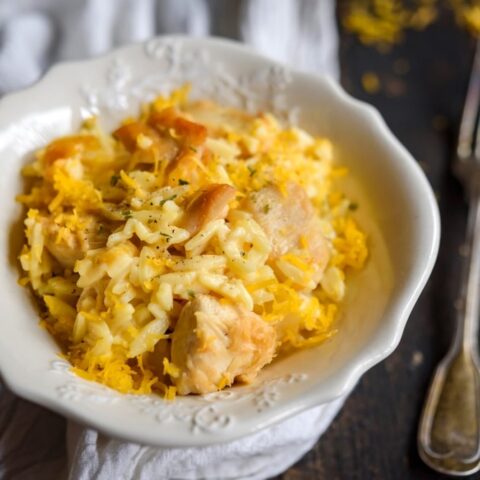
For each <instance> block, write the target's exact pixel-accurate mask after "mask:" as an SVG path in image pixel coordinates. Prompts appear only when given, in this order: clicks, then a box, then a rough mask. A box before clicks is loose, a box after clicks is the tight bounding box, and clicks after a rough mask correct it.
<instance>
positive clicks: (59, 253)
mask: <svg viewBox="0 0 480 480" xmlns="http://www.w3.org/2000/svg"><path fill="white" fill-rule="evenodd" d="M41 222H42V231H43V233H44V236H45V247H46V248H47V250H48V251H49V252H50V253H51V254H52V255H53V256H54V257H55V258H56V259H57V260H58V262H59V263H60V264H61V265H62V266H64V267H70V268H71V267H73V266H74V265H75V262H76V261H77V260H80V259H81V258H83V257H84V256H85V253H86V252H87V250H89V249H91V248H101V247H104V246H105V244H106V243H107V238H108V234H109V232H108V231H107V229H105V227H103V226H102V228H100V225H99V224H98V223H97V222H96V221H95V220H94V219H93V218H90V217H89V218H87V219H84V220H83V221H82V222H81V223H82V224H83V226H82V228H79V229H75V230H72V229H70V228H68V227H67V226H65V225H59V224H57V223H55V222H54V221H53V219H51V218H42V220H41Z"/></svg>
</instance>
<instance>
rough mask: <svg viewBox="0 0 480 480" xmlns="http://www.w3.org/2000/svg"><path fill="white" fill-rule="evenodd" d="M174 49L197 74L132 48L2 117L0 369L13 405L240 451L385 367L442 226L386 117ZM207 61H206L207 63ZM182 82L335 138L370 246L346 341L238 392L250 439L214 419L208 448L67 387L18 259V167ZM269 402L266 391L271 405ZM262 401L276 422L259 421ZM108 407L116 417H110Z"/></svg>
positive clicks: (134, 433) (74, 72)
mask: <svg viewBox="0 0 480 480" xmlns="http://www.w3.org/2000/svg"><path fill="white" fill-rule="evenodd" d="M170 42H171V43H172V42H173V43H174V44H175V42H179V43H180V45H181V49H182V50H181V53H180V57H179V58H180V60H179V62H180V63H181V62H183V61H184V62H186V64H188V62H190V64H193V67H192V69H188V68H187V67H185V66H182V64H180V65H178V64H177V65H174V66H173V67H172V65H171V64H170V63H171V62H170V63H169V60H168V55H167V54H166V53H165V51H166V52H167V53H168V48H169V47H168V45H169V43H168V42H167V41H166V40H164V39H159V42H158V44H157V45H154V47H155V48H154V47H152V46H149V45H147V46H146V47H142V46H134V47H129V48H127V49H123V50H121V51H120V52H119V53H117V54H115V55H110V56H108V57H105V58H102V59H97V60H93V61H89V62H88V63H75V64H69V65H67V66H65V67H62V68H58V69H54V70H53V71H52V72H51V73H50V74H49V75H48V76H47V77H46V79H45V80H43V81H42V82H41V83H40V84H39V85H37V86H36V87H33V88H32V89H30V90H27V91H25V92H22V93H19V94H16V95H13V96H11V97H8V98H6V99H4V100H3V102H2V104H1V105H0V156H1V158H2V166H3V173H2V176H1V178H0V199H1V202H2V206H3V215H2V216H1V217H0V228H1V232H2V234H1V236H0V249H1V252H2V254H3V255H4V260H5V261H4V262H2V264H1V265H0V269H1V270H0V282H1V286H2V288H3V292H4V301H3V304H2V308H3V315H2V318H1V319H0V368H1V371H2V374H3V376H4V379H5V380H6V381H7V383H8V384H9V385H10V386H11V388H13V389H14V390H15V391H16V392H17V393H19V394H21V395H24V396H26V397H27V398H30V399H32V400H35V401H38V402H39V403H42V404H44V405H46V406H50V407H52V408H55V409H56V410H59V411H61V412H62V413H64V414H66V415H69V416H73V417H75V418H77V419H79V420H81V421H85V422H89V423H91V424H93V425H94V426H96V427H97V428H100V429H104V430H106V431H107V432H108V433H110V434H113V435H118V436H121V437H126V438H130V439H133V440H137V441H143V442H147V443H153V444H157V445H162V444H169V445H173V444H177V445H193V444H195V445H200V444H205V442H207V443H213V442H215V441H221V440H227V439H232V438H235V437H238V436H239V435H242V434H246V433H249V432H252V431H255V430H256V429H258V428H261V427H262V426H265V425H268V424H270V423H272V422H274V421H278V420H280V419H282V418H285V417H286V416H288V415H290V414H292V413H295V412H298V411H300V410H301V409H304V408H307V407H309V406H313V405H314V404H318V403H321V402H327V401H330V400H333V399H334V398H335V397H337V396H339V395H341V394H343V393H346V392H348V391H349V389H351V388H352V387H353V386H354V384H355V382H356V381H357V380H358V377H359V375H360V374H361V373H363V372H364V371H365V370H366V369H367V368H369V367H370V366H372V365H373V364H375V363H377V362H378V361H380V360H381V359H382V358H384V357H385V356H386V355H387V354H388V353H390V352H391V351H392V350H393V348H394V347H395V346H396V344H397V343H398V341H399V339H400V336H401V333H402V330H403V325H404V323H405V321H406V319H407V316H408V314H409V312H410V310H411V308H412V307H413V303H414V302H415V300H416V298H417V297H418V295H419V293H420V291H421V289H422V288H423V285H424V283H425V281H426V279H427V277H428V275H429V272H430V270H431V268H432V264H433V261H434V258H435V255H436V249H437V246H438V218H437V216H438V213H437V211H436V206H435V204H434V200H433V196H432V194H431V191H430V189H429V187H428V185H427V183H426V180H425V178H424V176H423V174H422V173H421V172H420V169H419V168H418V167H417V166H416V165H415V164H414V162H413V160H412V159H411V158H410V157H409V155H408V154H407V153H406V151H405V150H404V149H403V148H402V147H401V146H400V145H399V144H398V142H396V141H395V140H394V139H393V137H392V136H391V134H390V133H389V132H388V130H387V128H386V127H385V125H384V123H383V121H381V119H380V118H379V116H378V114H376V113H375V112H374V111H372V109H369V108H367V107H365V106H363V105H360V104H359V103H358V102H356V101H353V100H352V99H350V98H349V97H348V96H347V95H346V94H344V93H342V92H341V91H340V89H339V87H337V86H336V85H334V84H333V83H332V82H330V81H328V80H326V79H322V78H315V77H311V76H308V75H303V74H295V73H286V72H285V71H284V70H283V69H281V68H280V67H278V65H276V64H274V63H272V62H269V61H266V60H265V59H263V58H261V57H258V56H256V55H254V54H252V53H250V52H249V51H248V50H245V49H243V48H240V47H238V46H236V45H232V44H230V43H225V42H218V41H207V40H203V41H197V42H193V41H191V40H185V39H180V40H179V39H177V40H175V41H172V40H171V39H170ZM167 47H168V48H167ZM149 49H150V53H149ZM162 49H163V50H162ZM145 51H146V53H145ZM205 52H207V53H208V56H207V57H206V58H203V57H202V55H203V56H204V57H205ZM202 58H203V60H202ZM195 59H197V60H195ZM177 63H178V62H177ZM172 68H173V70H172ZM202 74H204V75H206V77H205V78H203V77H201V75H202ZM212 79H215V80H212ZM219 79H220V81H219ZM185 81H191V82H192V86H193V96H198V97H209V98H213V99H215V100H219V101H221V102H224V103H230V104H234V105H235V106H243V107H246V108H251V109H268V110H273V111H275V112H276V113H278V114H279V115H281V116H282V115H283V116H285V117H286V116H289V115H290V116H292V114H295V115H296V117H297V122H298V124H299V125H300V126H301V127H302V128H305V129H306V130H307V131H309V132H311V133H313V134H317V135H323V136H326V137H328V138H330V139H331V140H332V141H333V143H334V148H335V155H336V158H337V160H338V163H340V164H342V165H346V166H347V167H348V168H349V169H350V175H349V177H348V178H347V179H346V180H344V181H343V184H342V188H343V189H344V190H345V191H346V192H347V193H348V195H349V196H350V197H351V198H353V199H354V200H355V201H356V202H357V203H358V204H359V209H358V210H357V212H356V216H357V218H358V221H359V222H360V224H361V226H362V228H363V229H364V230H366V232H367V234H368V237H369V251H370V256H369V260H368V263H367V266H366V268H365V269H364V270H362V271H361V272H359V273H358V274H355V275H352V276H351V278H350V279H349V281H348V287H347V288H348V295H347V298H346V301H345V302H344V306H343V307H342V311H341V315H340V320H339V324H338V333H337V334H336V335H335V336H334V337H333V338H331V339H330V340H328V341H327V342H325V343H324V344H322V345H320V346H318V347H315V348H312V349H308V350H303V351H299V352H297V353H295V354H293V355H289V356H288V357H285V358H283V359H279V360H278V361H276V362H274V363H273V364H272V365H271V366H269V367H268V368H266V369H265V370H264V371H263V372H262V374H261V375H260V378H259V380H258V381H257V382H256V384H255V385H253V386H249V387H235V388H234V389H233V391H234V393H233V394H232V395H233V397H232V396H230V397H228V395H224V396H221V395H220V396H217V397H212V398H211V400H212V399H213V400H214V401H215V402H216V404H215V405H217V406H218V405H220V404H222V402H224V405H226V406H225V409H226V410H225V411H227V410H228V412H229V413H225V414H224V415H227V416H230V417H231V418H237V419H241V420H242V422H241V423H242V426H241V428H240V427H239V426H238V425H237V427H235V428H234V429H233V430H232V429H230V430H228V432H227V429H223V428H221V427H220V426H219V425H220V424H221V419H220V420H218V419H217V420H218V422H220V423H218V422H217V423H218V425H217V423H215V422H213V424H214V425H217V426H218V429H211V428H203V427H204V426H205V425H203V424H202V425H203V427H202V425H201V428H200V431H201V433H203V437H202V436H201V435H200V436H197V437H192V436H191V435H190V430H189V427H188V425H187V426H185V428H184V429H183V430H182V429H181V428H179V429H178V431H177V432H176V433H175V436H174V437H172V436H171V435H169V434H168V432H163V433H162V432H159V431H156V432H151V431H150V432H147V430H151V428H150V427H149V425H150V424H151V418H150V417H148V415H147V416H144V417H142V416H138V415H137V416H134V417H133V418H132V419H131V420H130V419H127V418H126V417H125V411H126V410H125V409H129V408H132V409H136V410H135V411H139V409H138V408H137V407H138V401H139V400H138V399H134V400H131V399H130V400H128V401H127V399H126V398H125V396H124V397H122V396H121V395H118V394H116V393H115V392H111V391H108V389H106V388H104V387H101V386H97V385H91V384H88V382H85V381H84V380H82V379H80V378H76V377H74V376H71V375H69V373H68V371H66V369H65V367H64V366H61V365H60V364H59V363H58V359H57V356H56V354H57V353H58V349H57V347H56V345H55V344H54V342H53V341H52V340H51V338H50V337H49V336H48V334H47V333H46V332H45V331H44V330H42V329H40V328H39V327H38V325H37V324H38V319H37V318H38V317H37V312H36V310H35V306H34V303H33V302H32V301H31V298H30V296H29V294H28V292H27V290H26V289H23V288H21V287H19V286H18V285H17V279H18V275H19V271H18V264H17V261H16V257H17V256H18V254H19V251H20V249H21V245H22V242H23V239H22V224H21V221H20V219H21V209H20V207H19V206H18V205H17V204H16V203H15V201H14V198H15V195H16V194H18V193H19V192H21V190H22V187H23V183H22V179H21V177H20V168H21V166H22V164H24V163H26V162H27V161H29V160H30V159H31V155H32V152H33V151H35V150H36V149H38V148H41V147H42V146H44V145H45V144H46V143H48V141H49V140H51V139H53V138H55V137H58V136H60V135H62V134H67V133H70V132H73V131H75V130H76V129H77V128H78V126H79V124H80V122H81V120H82V118H85V117H86V116H89V115H90V114H92V113H96V114H99V116H100V119H101V121H102V123H103V125H104V126H105V128H106V129H111V128H113V126H114V125H115V123H116V122H117V121H118V120H119V119H120V118H122V117H125V116H127V115H130V114H132V113H135V112H136V111H137V110H138V106H139V103H140V102H142V101H146V100H149V99H150V98H151V97H152V96H153V95H154V94H157V93H159V92H160V91H165V90H169V89H171V88H173V87H174V86H179V85H181V84H182V83H184V82H185ZM142 82H143V84H142ZM91 85H94V86H95V87H94V88H93V87H90V86H91ZM142 85H143V86H142ZM222 85H224V88H222ZM225 85H226V86H225ZM60 86H61V87H60ZM89 88H90V90H88V89H89ZM277 89H278V91H279V92H280V93H278V91H277ZM272 92H273V93H272ZM55 362H57V363H55ZM59 365H60V366H59ZM292 375H293V376H292ZM276 379H287V380H285V381H284V380H282V381H280V383H279V385H280V384H282V382H283V384H284V385H286V387H285V388H283V389H282V390H281V398H277V397H275V395H273V396H272V398H273V397H275V399H270V400H271V401H270V400H268V398H270V397H268V395H267V396H265V387H264V386H265V385H267V386H268V385H274V384H275V382H277V383H278V381H277V380H276ZM283 384H282V385H283ZM67 385H70V387H69V388H70V389H68V388H67V387H66V386H67ZM275 388H276V387H275ZM62 389H63V390H62ZM271 391H272V389H270V390H268V388H267V394H269V392H270V393H271ZM275 391H276V390H275ZM279 391H280V390H279ZM52 392H56V393H54V394H52ZM62 392H63V394H62ZM65 392H66V394H65ZM252 392H253V393H252ZM255 392H257V393H255ZM258 392H260V394H258ZM259 395H260V398H261V399H263V400H265V399H267V400H265V402H266V404H268V403H269V402H270V405H267V406H270V407H274V408H269V409H266V408H257V407H258V402H257V403H255V402H256V400H255V399H258V396H259ZM249 396H250V397H252V396H253V397H252V398H254V400H255V401H254V402H253V403H252V402H251V405H250V404H249V407H248V408H250V407H252V408H253V410H252V408H250V410H248V408H246V406H245V405H246V404H244V403H242V401H243V400H242V401H239V402H237V401H236V400H235V402H236V403H232V402H231V400H232V398H235V399H237V400H238V399H241V398H247V397H249ZM267 397H268V398H267ZM102 398H103V399H107V400H104V401H103V400H101V399H102ZM98 399H100V400H98ZM208 401H210V400H208ZM75 402H77V404H78V403H81V405H82V406H81V408H78V405H77V407H75V408H74V407H72V403H73V404H75ZM135 402H136V403H135ZM145 402H147V400H145ZM148 402H150V403H149V405H150V404H152V402H153V404H154V405H156V406H158V407H159V408H161V407H160V406H159V404H158V405H157V403H155V402H160V403H161V401H160V400H157V399H154V400H148ZM202 402H204V400H202V399H200V398H199V397H196V398H189V399H179V401H178V405H179V407H178V408H183V407H185V408H187V409H194V408H195V405H196V404H198V405H200V404H201V405H202V406H205V405H206V404H205V403H202ZM228 402H230V403H228ZM112 403H115V404H117V405H121V407H120V408H117V409H112V408H110V406H111V404H112ZM127 404H128V405H127ZM182 405H183V407H182ZM208 405H211V403H209V404H208ZM255 405H257V407H255ZM202 408H203V407H202ZM141 410H142V409H141V408H140V411H141ZM132 411H133V410H132ZM192 411H195V412H197V410H192ZM198 411H199V410H198ZM202 412H203V411H202ZM232 412H233V413H232ZM245 412H247V413H245ZM252 412H253V413H255V415H252ZM202 415H203V413H202ZM230 417H229V418H230ZM222 418H223V417H222ZM204 420H205V419H204ZM210 420H211V419H210ZM224 420H225V419H224ZM194 423H195V422H194ZM200 423H201V422H200ZM204 423H205V422H204ZM237 423H238V422H237ZM114 424H118V426H115V425H114ZM209 425H210V424H209ZM182 428H183V427H182ZM219 431H221V432H222V433H221V435H220V436H218V432H219ZM225 432H226V433H225ZM195 438H196V439H195Z"/></svg>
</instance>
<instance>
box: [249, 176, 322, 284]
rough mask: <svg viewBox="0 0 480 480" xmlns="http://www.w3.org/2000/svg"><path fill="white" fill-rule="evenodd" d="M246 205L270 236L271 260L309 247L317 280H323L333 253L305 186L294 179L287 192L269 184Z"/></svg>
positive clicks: (253, 195)
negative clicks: (301, 185)
mask: <svg viewBox="0 0 480 480" xmlns="http://www.w3.org/2000/svg"><path fill="white" fill-rule="evenodd" d="M246 208H247V210H249V211H250V212H251V213H252V214H253V216H254V219H255V221H256V222H257V223H258V224H259V225H260V226H261V227H262V228H263V230H264V231H265V233H266V234H267V236H268V238H270V241H271V243H272V251H271V253H270V260H272V261H274V260H276V259H277V258H279V257H281V256H282V255H285V254H287V253H290V252H292V251H295V250H307V252H308V254H309V256H310V257H311V260H312V261H313V262H314V263H315V267H316V270H317V275H316V277H317V281H319V280H320V277H321V274H322V273H323V271H324V269H325V267H326V265H327V263H328V260H329V256H330V253H329V249H328V244H327V241H326V240H325V237H324V236H323V233H322V228H321V224H320V219H319V218H318V216H317V215H316V213H315V209H314V207H313V205H312V203H311V202H310V199H309V198H308V196H307V194H306V192H305V190H304V189H303V188H302V187H300V186H299V185H297V184H296V183H293V182H291V183H289V184H288V185H287V191H286V194H284V193H282V192H281V191H280V190H279V189H278V188H277V187H275V186H273V185H269V186H268V187H265V188H262V189H261V190H259V191H258V192H254V193H252V194H251V195H250V196H249V197H248V198H247V200H246Z"/></svg>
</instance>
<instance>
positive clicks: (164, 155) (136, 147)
mask: <svg viewBox="0 0 480 480" xmlns="http://www.w3.org/2000/svg"><path fill="white" fill-rule="evenodd" d="M113 136H114V137H115V138H116V139H117V140H119V141H120V142H121V143H122V144H123V145H124V146H125V148H126V149H127V150H128V151H129V152H130V153H134V154H135V164H139V163H156V162H157V161H166V162H167V163H168V162H171V161H172V160H173V159H174V158H175V157H176V156H177V154H178V152H179V146H178V145H177V143H176V142H175V140H173V139H172V138H171V137H169V136H165V135H160V134H159V133H158V132H157V131H156V130H154V129H153V128H151V127H149V126H148V125H146V124H145V123H141V122H131V123H127V124H126V125H123V126H121V127H120V128H117V130H115V131H114V132H113ZM134 166H135V165H131V166H130V167H131V168H133V167H134Z"/></svg>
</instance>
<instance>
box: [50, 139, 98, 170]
mask: <svg viewBox="0 0 480 480" xmlns="http://www.w3.org/2000/svg"><path fill="white" fill-rule="evenodd" d="M100 149H101V144H100V142H99V140H98V138H96V137H95V136H93V135H71V136H69V137H63V138H59V139H58V140H55V141H53V142H52V143H50V144H49V145H48V147H47V148H46V149H45V153H44V155H43V160H44V161H45V162H46V163H47V164H50V163H53V162H55V161H56V160H60V159H67V158H72V157H74V156H76V155H82V153H84V152H87V151H96V150H100Z"/></svg>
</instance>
